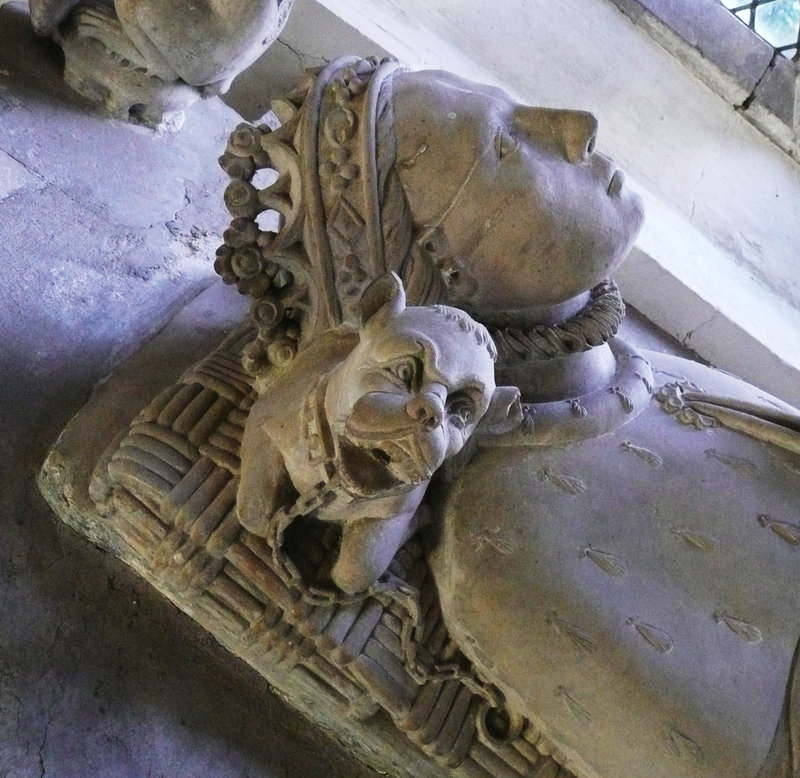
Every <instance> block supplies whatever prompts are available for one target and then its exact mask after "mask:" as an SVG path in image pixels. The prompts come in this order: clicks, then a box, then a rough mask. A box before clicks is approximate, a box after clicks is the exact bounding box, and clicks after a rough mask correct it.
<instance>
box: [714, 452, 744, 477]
mask: <svg viewBox="0 0 800 778" xmlns="http://www.w3.org/2000/svg"><path fill="white" fill-rule="evenodd" d="M706 456H707V457H712V458H713V459H716V460H717V461H718V462H722V464H723V465H726V466H727V467H729V468H731V470H734V471H735V472H737V473H739V475H746V476H754V475H755V474H756V468H755V465H754V464H753V463H752V462H750V461H749V460H747V459H742V458H741V457H735V456H732V455H730V454H722V453H720V452H719V451H717V450H716V449H715V448H707V449H706Z"/></svg>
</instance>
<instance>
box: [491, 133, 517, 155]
mask: <svg viewBox="0 0 800 778" xmlns="http://www.w3.org/2000/svg"><path fill="white" fill-rule="evenodd" d="M518 145H519V142H518V141H517V139H516V138H515V137H514V136H513V135H512V134H511V133H509V132H508V130H506V129H505V128H503V127H498V129H497V132H496V133H495V136H494V151H495V153H496V154H497V158H498V159H502V158H503V157H505V156H506V154H510V153H511V152H512V151H514V149H516V148H517V146H518Z"/></svg>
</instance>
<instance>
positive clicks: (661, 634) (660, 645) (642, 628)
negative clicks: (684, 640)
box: [627, 618, 675, 654]
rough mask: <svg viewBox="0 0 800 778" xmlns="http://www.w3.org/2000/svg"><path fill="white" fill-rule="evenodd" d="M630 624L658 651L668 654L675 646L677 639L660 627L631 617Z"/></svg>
mask: <svg viewBox="0 0 800 778" xmlns="http://www.w3.org/2000/svg"><path fill="white" fill-rule="evenodd" d="M627 623H628V625H629V626H631V627H633V628H634V629H635V630H636V631H637V632H638V633H639V634H640V635H641V636H642V637H643V638H644V639H645V640H646V641H647V642H648V643H649V644H650V645H651V646H652V647H653V648H654V649H655V650H656V651H658V652H659V653H660V654H668V653H669V652H670V651H672V649H673V648H674V647H675V641H673V639H672V638H671V637H670V635H669V633H667V632H665V631H664V630H663V629H661V628H660V627H656V626H654V625H653V624H647V623H645V622H644V621H639V620H638V619H634V618H630V619H628V622H627Z"/></svg>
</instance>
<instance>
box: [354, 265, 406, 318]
mask: <svg viewBox="0 0 800 778" xmlns="http://www.w3.org/2000/svg"><path fill="white" fill-rule="evenodd" d="M405 307H406V293H405V291H404V290H403V282H402V281H401V280H400V278H399V277H398V276H397V273H386V275H383V276H381V277H380V278H376V279H375V280H374V281H373V282H372V283H371V284H370V285H369V286H368V287H367V288H366V289H365V290H364V294H362V295H361V300H360V301H359V303H358V312H359V316H360V318H361V322H360V324H361V326H362V327H366V326H367V324H371V323H373V322H374V323H379V324H385V323H386V322H387V321H389V320H390V319H394V318H395V317H396V316H399V315H400V314H401V313H402V312H403V311H404V310H405Z"/></svg>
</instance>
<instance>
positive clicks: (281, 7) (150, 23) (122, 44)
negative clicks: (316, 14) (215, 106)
mask: <svg viewBox="0 0 800 778" xmlns="http://www.w3.org/2000/svg"><path fill="white" fill-rule="evenodd" d="M292 2H293V0H223V2H218V1H217V0H195V2H192V3H175V2H170V0H115V1H114V2H113V3H111V2H99V1H98V0H94V1H90V2H85V1H84V2H80V0H29V6H30V12H31V23H32V25H33V28H34V30H36V32H38V33H39V34H41V35H52V36H53V37H54V38H55V39H56V41H57V42H58V43H59V44H60V45H61V46H62V48H63V49H64V54H65V58H66V65H65V79H66V80H67V83H69V85H70V86H71V87H72V88H73V89H75V90H76V91H78V92H80V93H81V94H83V95H84V96H86V97H88V98H89V99H91V100H93V101H95V102H98V103H102V104H103V105H104V106H105V108H106V109H107V110H108V111H109V112H111V113H119V114H122V115H125V114H127V113H128V112H132V114H131V115H132V116H134V117H135V118H138V119H142V120H144V121H146V122H148V123H152V124H158V123H159V121H160V120H161V118H162V117H163V116H164V115H165V114H170V113H173V112H176V111H180V110H181V109H182V108H184V107H186V106H187V105H189V104H190V103H191V102H193V101H194V100H196V99H197V98H198V97H200V96H208V95H215V94H222V93H224V92H227V91H228V88H229V87H230V84H231V81H232V80H233V78H234V77H235V76H236V75H238V74H239V73H240V72H241V71H242V70H244V69H245V68H246V67H249V66H250V65H251V64H252V63H253V62H255V60H256V59H257V58H258V57H259V56H261V54H263V52H264V51H266V49H267V48H268V47H269V46H270V44H271V43H272V42H273V41H274V40H275V38H276V37H277V36H278V34H279V33H280V31H281V29H282V28H283V25H284V24H285V22H286V18H287V16H288V13H289V10H290V8H291V5H292ZM98 44H99V45H98Z"/></svg>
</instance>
